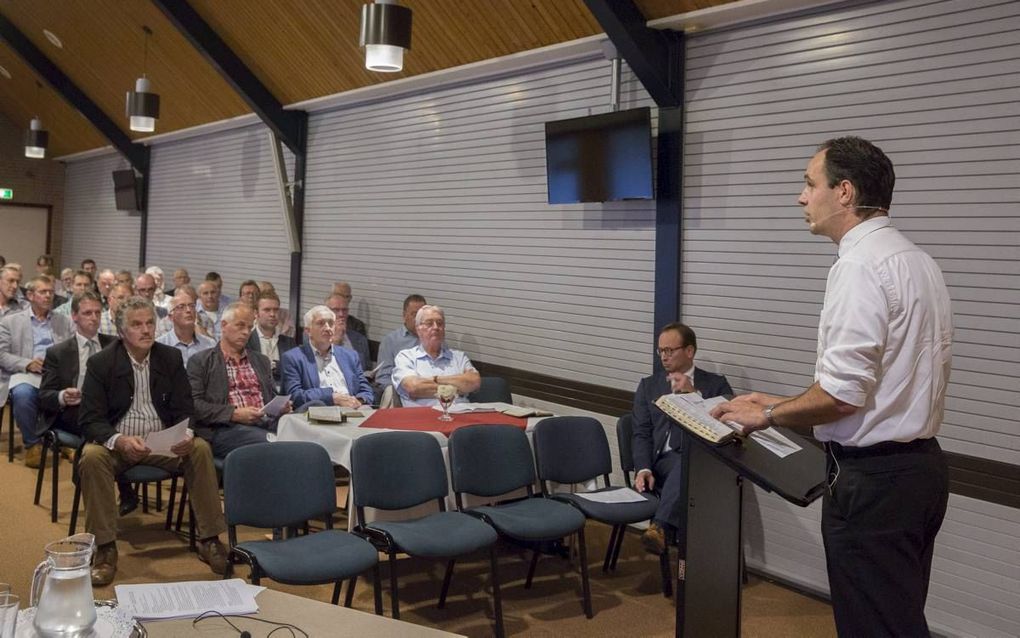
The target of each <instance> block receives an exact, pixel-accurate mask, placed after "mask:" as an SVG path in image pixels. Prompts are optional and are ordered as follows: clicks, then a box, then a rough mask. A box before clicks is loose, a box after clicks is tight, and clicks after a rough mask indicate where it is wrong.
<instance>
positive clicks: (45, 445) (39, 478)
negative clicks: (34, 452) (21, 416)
mask: <svg viewBox="0 0 1020 638" xmlns="http://www.w3.org/2000/svg"><path fill="white" fill-rule="evenodd" d="M40 445H42V457H41V458H40V459H39V469H38V470H36V474H35V499H34V500H33V501H32V504H33V505H38V504H39V497H40V496H41V495H42V484H43V475H45V474H46V455H47V454H49V451H50V439H49V436H43V438H42V441H41V442H40Z"/></svg>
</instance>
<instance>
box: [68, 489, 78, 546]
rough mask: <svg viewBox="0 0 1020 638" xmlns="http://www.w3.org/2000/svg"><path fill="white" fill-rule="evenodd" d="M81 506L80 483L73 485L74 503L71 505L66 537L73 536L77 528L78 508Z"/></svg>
mask: <svg viewBox="0 0 1020 638" xmlns="http://www.w3.org/2000/svg"><path fill="white" fill-rule="evenodd" d="M80 505H81V482H80V481H79V482H78V483H75V484H74V503H72V505H71V522H70V523H68V525H67V535H68V536H74V530H75V528H76V527H78V507H79V506H80Z"/></svg>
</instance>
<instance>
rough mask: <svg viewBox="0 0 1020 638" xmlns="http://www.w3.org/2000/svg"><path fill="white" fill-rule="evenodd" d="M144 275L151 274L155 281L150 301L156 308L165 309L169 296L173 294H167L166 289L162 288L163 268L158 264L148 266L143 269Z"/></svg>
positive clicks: (163, 282)
mask: <svg viewBox="0 0 1020 638" xmlns="http://www.w3.org/2000/svg"><path fill="white" fill-rule="evenodd" d="M145 274H146V275H152V278H153V279H154V280H155V281H156V292H155V293H154V294H153V296H152V303H153V304H155V305H156V307H157V308H163V309H167V305H168V304H169V303H170V298H171V297H172V296H173V295H167V294H166V291H165V290H163V286H164V284H165V283H166V281H165V280H164V278H163V269H162V268H160V267H159V266H149V267H148V268H146V269H145Z"/></svg>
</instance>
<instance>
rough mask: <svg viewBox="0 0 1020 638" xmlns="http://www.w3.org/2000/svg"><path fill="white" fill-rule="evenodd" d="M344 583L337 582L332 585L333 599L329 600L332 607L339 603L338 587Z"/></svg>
mask: <svg viewBox="0 0 1020 638" xmlns="http://www.w3.org/2000/svg"><path fill="white" fill-rule="evenodd" d="M343 583H344V581H342V580H338V581H336V582H335V583H333V597H332V598H330V602H331V603H333V604H334V605H336V604H338V603H339V602H340V586H341V585H343Z"/></svg>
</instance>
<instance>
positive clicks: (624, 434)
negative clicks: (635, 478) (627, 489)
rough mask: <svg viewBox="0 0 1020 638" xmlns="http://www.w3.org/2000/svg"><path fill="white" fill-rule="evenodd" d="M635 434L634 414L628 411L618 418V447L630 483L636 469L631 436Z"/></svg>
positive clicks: (628, 483)
mask: <svg viewBox="0 0 1020 638" xmlns="http://www.w3.org/2000/svg"><path fill="white" fill-rule="evenodd" d="M633 435H634V415H633V414H631V413H630V412H628V413H627V414H624V415H623V416H621V417H620V418H619V419H617V420H616V448H617V450H619V452H620V469H621V470H623V477H624V478H625V479H626V481H627V485H630V473H631V472H633V471H634V453H633V451H632V448H631V437H632V436H633Z"/></svg>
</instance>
